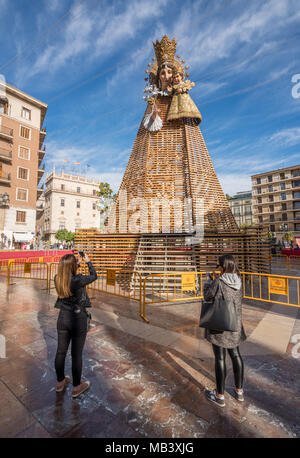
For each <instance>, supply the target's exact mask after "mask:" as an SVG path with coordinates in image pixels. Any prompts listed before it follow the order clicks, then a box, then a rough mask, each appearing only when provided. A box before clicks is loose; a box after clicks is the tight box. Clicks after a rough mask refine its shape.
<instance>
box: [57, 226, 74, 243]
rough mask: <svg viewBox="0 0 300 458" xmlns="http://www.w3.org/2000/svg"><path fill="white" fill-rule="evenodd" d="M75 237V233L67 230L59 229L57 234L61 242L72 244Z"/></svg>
mask: <svg viewBox="0 0 300 458" xmlns="http://www.w3.org/2000/svg"><path fill="white" fill-rule="evenodd" d="M74 236H75V233H74V232H72V231H68V230H67V229H59V230H58V231H57V232H56V234H55V238H56V239H57V240H59V241H61V242H68V243H70V244H71V242H73V241H74Z"/></svg>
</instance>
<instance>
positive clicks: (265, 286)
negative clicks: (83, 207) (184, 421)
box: [7, 259, 300, 322]
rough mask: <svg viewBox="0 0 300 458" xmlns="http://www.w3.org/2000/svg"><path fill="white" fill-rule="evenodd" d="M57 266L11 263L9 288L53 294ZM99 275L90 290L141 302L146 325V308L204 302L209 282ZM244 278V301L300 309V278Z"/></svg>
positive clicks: (195, 275) (177, 276) (201, 277)
mask: <svg viewBox="0 0 300 458" xmlns="http://www.w3.org/2000/svg"><path fill="white" fill-rule="evenodd" d="M57 266H58V263H50V264H49V263H45V262H30V263H28V262H24V261H23V260H21V259H18V260H15V261H14V262H9V263H8V266H7V284H8V285H9V284H10V281H11V278H24V279H32V280H45V281H46V284H47V289H48V291H50V289H51V288H53V287H54V283H53V286H52V283H51V282H53V281H54V275H55V274H56V273H57ZM97 274H98V278H97V280H96V281H95V282H93V283H92V284H91V285H89V289H90V290H92V291H93V290H94V291H99V292H104V293H107V294H112V295H114V296H119V297H124V298H127V299H130V300H134V301H137V302H138V303H139V314H140V317H141V318H142V319H144V320H145V321H146V322H149V320H148V319H147V317H146V306H148V305H151V304H160V303H169V302H179V301H184V302H186V301H192V300H200V299H202V298H203V287H204V284H205V282H206V272H170V273H166V272H161V273H151V274H148V275H147V276H146V277H145V278H144V279H142V276H141V274H140V273H139V272H134V271H129V270H121V269H120V270H117V269H103V270H100V271H98V272H97ZM241 276H242V283H243V298H244V299H252V300H256V301H262V302H269V303H275V304H282V305H287V306H292V307H300V289H299V286H300V285H299V282H300V277H293V276H286V275H273V274H260V273H253V272H241Z"/></svg>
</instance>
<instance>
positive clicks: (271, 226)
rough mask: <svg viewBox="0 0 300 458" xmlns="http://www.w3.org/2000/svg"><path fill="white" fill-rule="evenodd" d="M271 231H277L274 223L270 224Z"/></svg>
mask: <svg viewBox="0 0 300 458" xmlns="http://www.w3.org/2000/svg"><path fill="white" fill-rule="evenodd" d="M270 231H271V232H275V225H274V224H271V225H270Z"/></svg>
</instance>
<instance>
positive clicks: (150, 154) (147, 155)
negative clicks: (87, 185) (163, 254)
mask: <svg viewBox="0 0 300 458" xmlns="http://www.w3.org/2000/svg"><path fill="white" fill-rule="evenodd" d="M170 102H171V97H163V96H158V97H157V99H156V105H157V107H158V108H159V109H160V113H159V115H160V117H161V119H162V121H163V127H162V128H161V129H160V130H159V131H157V132H149V131H148V130H147V129H145V128H144V126H143V123H141V125H140V128H139V130H138V133H137V136H136V139H135V142H134V146H133V149H132V152H131V155H130V158H129V161H128V164H127V168H126V171H125V173H124V177H123V180H122V183H121V186H120V190H119V193H118V196H117V200H116V227H115V228H114V227H111V226H108V228H107V231H108V232H109V233H110V232H111V233H113V232H123V233H124V232H125V233H126V232H132V231H130V228H128V226H127V227H126V226H125V228H124V221H125V220H127V221H128V220H129V218H130V217H131V215H132V214H133V213H134V212H135V211H136V209H135V210H131V211H130V210H129V211H128V210H127V209H126V208H124V206H122V205H120V192H121V191H126V192H127V199H128V201H130V200H131V199H134V198H143V199H145V201H146V202H147V206H148V208H147V209H145V208H143V209H141V212H142V213H143V212H145V211H148V214H149V218H148V221H147V223H146V225H145V224H144V226H143V227H141V230H140V232H144V233H145V232H146V233H151V232H153V221H152V225H151V221H150V208H151V199H153V198H163V197H164V198H167V199H174V198H176V199H180V201H181V202H182V204H183V203H184V199H185V198H192V201H193V207H192V215H191V223H194V222H195V219H196V215H195V212H196V205H195V200H196V198H203V199H204V225H205V232H210V231H214V232H215V231H217V232H223V231H226V232H238V227H237V225H236V222H235V220H234V217H233V215H232V212H231V210H230V207H229V204H228V202H227V199H226V197H225V195H224V193H223V190H222V188H221V185H220V183H219V180H218V178H217V175H216V173H215V170H214V167H213V164H212V160H211V158H210V155H209V152H208V150H207V148H206V145H205V141H204V139H203V136H202V133H201V130H200V128H199V126H198V125H197V123H196V122H194V121H193V120H192V119H190V118H182V119H178V120H174V121H167V120H166V118H167V113H168V109H169V105H170ZM151 109H152V107H150V106H148V107H147V109H146V113H145V114H148V113H150V112H151ZM177 202H178V201H177ZM177 207H178V206H177ZM178 217H179V218H180V209H179V208H175V209H174V211H172V210H171V221H170V223H171V224H170V231H169V232H171V233H173V232H184V230H182V231H180V230H179V231H178ZM120 220H122V228H121V230H120V229H119V228H120V226H119V223H120ZM144 221H145V220H144ZM179 226H180V224H179ZM164 227H165V226H164V224H163V220H162V217H161V215H160V217H159V220H158V221H156V224H155V228H156V229H155V232H165V231H164ZM182 227H183V228H184V224H183V222H182Z"/></svg>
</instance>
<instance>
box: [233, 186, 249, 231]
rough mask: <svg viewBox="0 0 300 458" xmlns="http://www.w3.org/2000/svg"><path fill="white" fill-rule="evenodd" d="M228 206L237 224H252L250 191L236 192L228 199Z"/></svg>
mask: <svg viewBox="0 0 300 458" xmlns="http://www.w3.org/2000/svg"><path fill="white" fill-rule="evenodd" d="M228 203H229V206H230V208H231V211H232V213H233V216H234V219H235V220H236V222H237V225H238V226H239V227H241V226H242V225H243V224H247V225H249V226H250V225H251V224H252V222H253V221H252V192H251V191H240V192H237V193H236V194H235V195H234V196H233V197H231V199H229V200H228Z"/></svg>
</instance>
